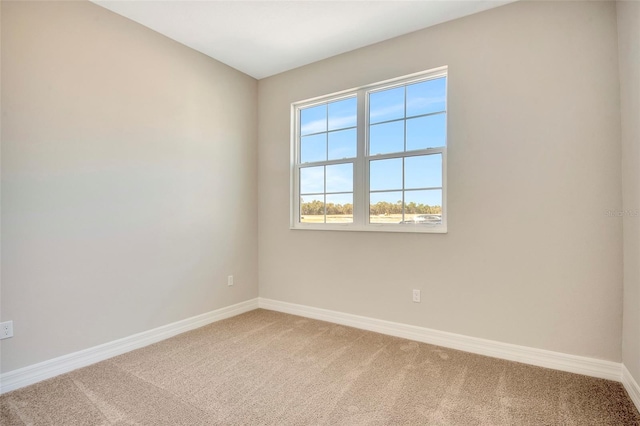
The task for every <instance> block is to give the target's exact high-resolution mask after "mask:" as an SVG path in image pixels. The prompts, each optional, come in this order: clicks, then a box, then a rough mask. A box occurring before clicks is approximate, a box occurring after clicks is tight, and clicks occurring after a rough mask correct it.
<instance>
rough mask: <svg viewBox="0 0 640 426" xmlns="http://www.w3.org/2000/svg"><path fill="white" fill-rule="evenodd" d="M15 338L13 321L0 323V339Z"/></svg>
mask: <svg viewBox="0 0 640 426" xmlns="http://www.w3.org/2000/svg"><path fill="white" fill-rule="evenodd" d="M9 337H13V321H6V322H2V323H0V339H8V338H9Z"/></svg>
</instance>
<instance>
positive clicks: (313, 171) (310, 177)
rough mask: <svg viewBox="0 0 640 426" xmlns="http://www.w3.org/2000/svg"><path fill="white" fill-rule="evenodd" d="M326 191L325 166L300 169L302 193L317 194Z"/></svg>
mask: <svg viewBox="0 0 640 426" xmlns="http://www.w3.org/2000/svg"><path fill="white" fill-rule="evenodd" d="M319 192H324V166H319V167H305V168H302V169H300V193H301V194H314V193H315V194H317V193H319Z"/></svg>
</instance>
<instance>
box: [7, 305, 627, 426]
mask: <svg viewBox="0 0 640 426" xmlns="http://www.w3.org/2000/svg"><path fill="white" fill-rule="evenodd" d="M0 409H1V414H0V424H2V425H3V426H9V425H465V426H466V425H580V426H582V425H638V424H640V414H639V413H638V411H637V410H636V409H635V407H634V406H633V404H632V403H631V401H630V400H629V398H628V396H627V394H626V393H625V391H624V389H623V388H622V386H621V385H620V384H619V383H615V382H611V381H607V380H600V379H594V378H590V377H586V376H580V375H576V374H570V373H563V372H559V371H553V370H548V369H544V368H538V367H532V366H527V365H523V364H518V363H514V362H509V361H501V360H497V359H492V358H487V357H483V356H479V355H472V354H468V353H464V352H459V351H455V350H450V349H444V348H440V347H437V346H432V345H427V344H422V343H416V342H412V341H409V340H404V339H399V338H395V337H389V336H384V335H381V334H377V333H372V332H366V331H361V330H357V329H353V328H349V327H343V326H339V325H334V324H330V323H326V322H321V321H315V320H309V319H305V318H301V317H296V316H293V315H286V314H281V313H277V312H271V311H266V310H256V311H252V312H249V313H246V314H243V315H240V316H237V317H234V318H231V319H228V320H225V321H220V322H217V323H214V324H211V325H209V326H206V327H203V328H200V329H198V330H194V331H191V332H188V333H185V334H182V335H179V336H176V337H174V338H171V339H169V340H165V341H163V342H160V343H157V344H155V345H152V346H149V347H146V348H143V349H139V350H136V351H133V352H130V353H128V354H125V355H121V356H118V357H116V358H112V359H110V360H108V361H104V362H101V363H99V364H95V365H92V366H90V367H86V368H83V369H80V370H76V371H74V372H72V373H69V374H65V375H62V376H59V377H56V378H53V379H50V380H47V381H45V382H42V383H38V384H35V385H33V386H30V387H27V388H23V389H19V390H17V391H14V392H11V393H8V394H5V395H3V396H2V397H0Z"/></svg>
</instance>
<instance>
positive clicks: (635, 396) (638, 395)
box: [622, 364, 640, 411]
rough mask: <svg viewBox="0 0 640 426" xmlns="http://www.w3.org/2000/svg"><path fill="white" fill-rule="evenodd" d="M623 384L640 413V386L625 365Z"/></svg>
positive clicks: (623, 368)
mask: <svg viewBox="0 0 640 426" xmlns="http://www.w3.org/2000/svg"><path fill="white" fill-rule="evenodd" d="M622 384H623V385H624V388H625V389H626V390H627V393H628V394H629V397H630V398H631V400H632V401H633V403H634V404H635V405H636V408H637V409H638V410H639V411H640V385H638V382H636V381H635V379H634V378H633V376H632V375H631V373H630V372H629V370H627V367H626V366H625V365H624V364H622Z"/></svg>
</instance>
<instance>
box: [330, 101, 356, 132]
mask: <svg viewBox="0 0 640 426" xmlns="http://www.w3.org/2000/svg"><path fill="white" fill-rule="evenodd" d="M357 105H358V102H357V100H356V98H349V99H344V100H342V101H338V102H331V103H330V104H329V130H336V129H344V128H346V127H356V109H357Z"/></svg>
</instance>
